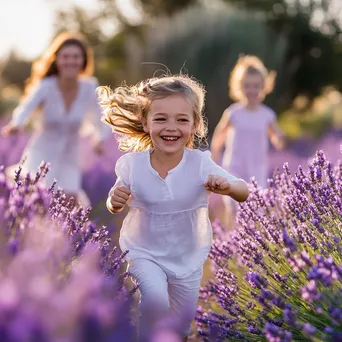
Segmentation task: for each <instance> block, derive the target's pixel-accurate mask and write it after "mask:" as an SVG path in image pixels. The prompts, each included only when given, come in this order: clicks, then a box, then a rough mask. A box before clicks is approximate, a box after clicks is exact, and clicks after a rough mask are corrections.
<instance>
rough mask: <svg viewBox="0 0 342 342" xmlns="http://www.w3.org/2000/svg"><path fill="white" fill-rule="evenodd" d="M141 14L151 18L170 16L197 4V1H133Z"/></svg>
mask: <svg viewBox="0 0 342 342" xmlns="http://www.w3.org/2000/svg"><path fill="white" fill-rule="evenodd" d="M135 3H136V4H137V6H139V7H140V8H141V9H142V10H143V12H144V13H145V14H147V15H149V16H151V17H160V16H167V17H169V16H171V15H173V14H175V13H177V12H179V11H180V10H183V9H185V8H187V7H189V6H190V5H194V4H196V3H198V0H172V1H170V0H135Z"/></svg>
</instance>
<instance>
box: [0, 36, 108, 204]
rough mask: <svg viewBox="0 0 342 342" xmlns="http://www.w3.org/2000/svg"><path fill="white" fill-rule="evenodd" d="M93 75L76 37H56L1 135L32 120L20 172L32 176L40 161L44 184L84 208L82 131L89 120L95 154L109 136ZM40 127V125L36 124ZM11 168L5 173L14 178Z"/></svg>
mask: <svg viewBox="0 0 342 342" xmlns="http://www.w3.org/2000/svg"><path fill="white" fill-rule="evenodd" d="M92 73H93V59H92V51H91V50H90V49H89V48H88V47H87V46H86V44H85V42H84V40H83V38H82V37H80V36H79V35H75V34H71V33H62V34H60V35H59V36H58V37H57V38H56V39H55V40H54V41H53V43H52V44H51V46H50V47H49V48H48V49H47V51H46V52H45V53H44V54H43V56H42V57H41V58H40V59H38V60H37V61H36V62H35V63H34V64H33V66H32V75H31V78H30V79H29V82H28V83H27V86H26V89H25V96H24V98H23V100H22V102H21V104H20V105H19V106H18V107H17V108H16V109H15V111H14V113H13V117H12V120H11V121H10V123H9V124H7V125H6V126H5V127H3V129H2V134H4V135H12V134H17V133H19V132H20V131H21V130H22V128H23V126H24V125H25V123H26V122H27V120H28V119H29V117H31V115H32V114H33V113H34V112H35V111H36V110H38V111H39V114H40V116H38V117H34V123H35V134H34V136H33V137H32V138H31V140H30V141H29V143H28V146H27V147H26V149H25V151H24V153H23V157H25V158H26V160H25V163H24V164H23V172H24V173H26V172H30V173H35V172H37V171H38V169H39V165H40V164H41V162H42V161H45V162H48V163H50V167H51V169H50V171H49V172H48V174H47V176H46V181H47V183H48V185H51V183H52V182H53V180H54V179H56V180H57V184H58V186H59V187H61V188H63V190H64V192H65V193H66V194H67V195H68V196H73V197H76V198H78V199H79V200H81V201H82V203H83V204H84V205H88V204H89V201H88V199H87V197H86V195H85V193H84V191H82V189H81V170H80V149H79V145H80V129H81V125H82V123H84V122H85V121H86V120H87V118H88V115H89V119H90V120H89V122H91V123H92V126H94V128H95V131H94V138H95V141H94V150H95V152H96V153H99V154H100V153H102V142H103V140H104V139H105V137H106V136H107V135H108V129H107V127H106V125H104V124H103V123H102V122H101V108H100V107H99V105H98V103H97V98H96V91H95V90H96V87H97V86H98V82H97V80H96V79H95V78H94V77H91V75H92ZM37 124H38V125H37ZM16 167H17V166H16V165H14V166H13V167H11V168H9V170H7V173H8V174H10V175H12V174H13V175H14V170H13V169H14V168H16Z"/></svg>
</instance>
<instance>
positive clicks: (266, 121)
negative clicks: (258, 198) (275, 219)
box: [211, 56, 284, 188]
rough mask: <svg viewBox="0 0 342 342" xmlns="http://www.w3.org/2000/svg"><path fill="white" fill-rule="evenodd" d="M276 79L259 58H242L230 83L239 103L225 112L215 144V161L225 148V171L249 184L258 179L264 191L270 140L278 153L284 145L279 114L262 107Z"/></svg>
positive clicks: (213, 149) (231, 93)
mask: <svg viewBox="0 0 342 342" xmlns="http://www.w3.org/2000/svg"><path fill="white" fill-rule="evenodd" d="M274 79H275V73H274V72H269V71H268V70H267V69H266V67H265V65H264V64H263V62H262V61H261V60H260V59H259V58H258V57H256V56H244V57H241V58H239V60H238V62H237V63H236V65H235V67H234V69H233V71H232V73H231V76H230V80H229V90H230V97H231V98H232V99H233V100H234V101H236V103H234V104H232V105H231V106H230V107H228V108H227V109H226V110H225V111H224V113H223V115H222V118H221V120H220V122H219V123H218V125H217V127H216V129H215V132H214V135H213V138H212V141H211V151H212V154H213V159H214V160H215V161H218V160H219V159H220V154H221V150H222V149H223V147H224V146H225V153H224V156H223V167H224V168H226V169H227V170H228V171H229V172H232V173H234V174H235V175H237V176H238V177H241V178H243V179H244V180H246V181H249V180H250V178H251V177H254V178H255V179H256V181H257V182H258V184H259V185H260V186H261V187H262V188H265V187H266V186H267V176H268V138H270V140H271V142H272V144H273V145H274V146H275V147H276V148H278V149H280V148H282V147H283V144H284V141H283V134H282V132H281V131H280V129H279V127H278V125H277V121H276V114H275V113H274V111H273V110H272V109H271V108H269V107H267V106H266V105H264V104H263V103H262V102H263V100H264V98H265V96H266V95H267V94H269V93H270V92H271V91H272V90H273V87H274Z"/></svg>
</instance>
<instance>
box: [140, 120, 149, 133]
mask: <svg viewBox="0 0 342 342" xmlns="http://www.w3.org/2000/svg"><path fill="white" fill-rule="evenodd" d="M141 122H142V124H143V128H144V132H145V133H148V132H149V129H148V125H147V120H146V119H144V118H141Z"/></svg>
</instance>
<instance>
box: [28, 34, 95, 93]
mask: <svg viewBox="0 0 342 342" xmlns="http://www.w3.org/2000/svg"><path fill="white" fill-rule="evenodd" d="M70 45H76V46H78V47H79V48H80V49H81V50H82V54H83V66H82V71H81V74H82V75H87V76H90V75H92V74H93V71H94V58H93V51H92V50H91V49H90V48H89V47H88V46H87V44H86V42H85V40H84V38H83V36H82V35H80V34H78V33H71V32H63V33H61V34H59V35H58V36H57V37H56V38H55V39H54V40H53V42H52V43H51V45H50V46H49V47H48V48H47V49H46V51H45V52H44V54H43V55H42V56H41V57H40V58H39V59H37V60H36V61H35V62H34V63H33V64H32V72H31V77H30V78H29V79H28V80H27V81H26V86H25V94H26V95H27V94H28V93H29V92H30V90H31V89H32V88H33V87H34V86H35V85H36V84H37V83H38V82H39V81H40V80H41V79H43V78H44V77H48V76H52V75H58V68H57V65H56V56H57V54H58V52H59V51H60V50H61V49H62V48H64V47H65V46H70Z"/></svg>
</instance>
